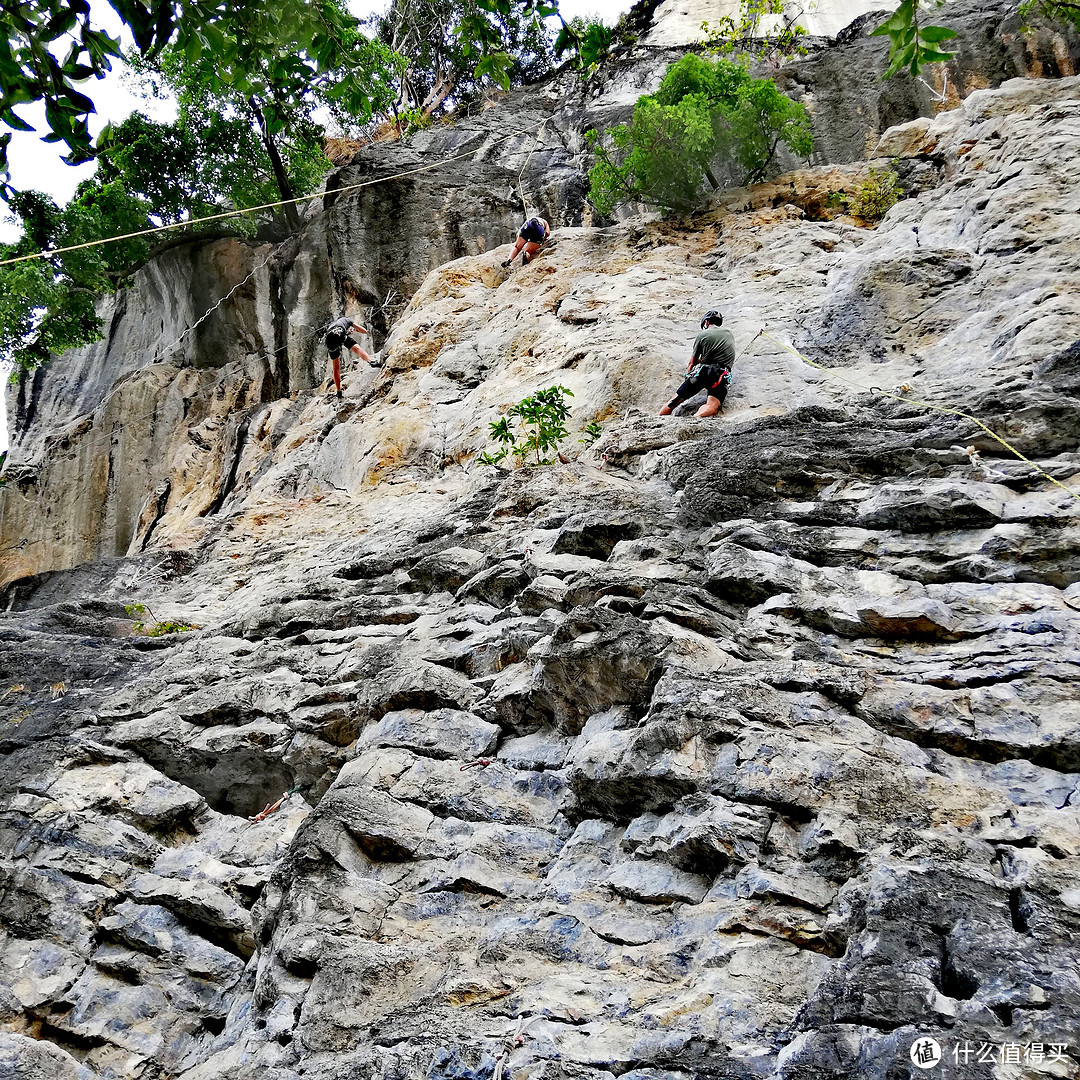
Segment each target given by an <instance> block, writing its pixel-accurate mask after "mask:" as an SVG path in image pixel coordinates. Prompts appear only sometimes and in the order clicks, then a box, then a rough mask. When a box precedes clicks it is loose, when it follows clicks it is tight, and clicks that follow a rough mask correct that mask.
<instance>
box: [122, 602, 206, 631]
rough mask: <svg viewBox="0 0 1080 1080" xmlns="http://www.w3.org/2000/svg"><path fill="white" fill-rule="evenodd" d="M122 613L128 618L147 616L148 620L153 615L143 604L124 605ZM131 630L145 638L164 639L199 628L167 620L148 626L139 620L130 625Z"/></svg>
mask: <svg viewBox="0 0 1080 1080" xmlns="http://www.w3.org/2000/svg"><path fill="white" fill-rule="evenodd" d="M124 613H125V614H126V615H128V616H132V615H139V616H142V615H146V614H149V615H150V618H152V619H153V618H154V613H153V612H152V611H150V609H149V608H148V607H147V606H146V605H145V604H125V605H124ZM131 629H132V631H133V632H134V633H136V634H146V636H147V637H164V636H165V635H166V634H181V633H183V632H184V631H185V630H198V629H199V628H198V627H197V626H195V625H189V624H188V623H181V622H173V621H172V620H168V619H166V620H165V621H163V622H159V621H157V620H155V621H154V622H153V623H152V624H150V625H149V626H148V625H147V624H146V623H144V622H142V621H141V619H140V620H139V621H136V622H133V623H132V624H131Z"/></svg>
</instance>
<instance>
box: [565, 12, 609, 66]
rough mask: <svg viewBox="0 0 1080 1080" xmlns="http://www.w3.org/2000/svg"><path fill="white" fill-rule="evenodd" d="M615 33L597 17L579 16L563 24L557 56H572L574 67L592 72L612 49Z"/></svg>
mask: <svg viewBox="0 0 1080 1080" xmlns="http://www.w3.org/2000/svg"><path fill="white" fill-rule="evenodd" d="M612 39H613V33H612V31H611V29H610V28H609V27H607V26H605V25H604V24H603V23H602V22H601V21H600V20H599V19H598V18H596V17H595V16H587V17H582V16H580V15H579V16H578V17H577V18H575V19H571V20H570V21H569V22H565V21H564V22H563V24H562V29H561V30H560V31H559V35H558V37H556V39H555V49H554V52H555V56H556V57H557V58H558V57H561V56H562V55H563V54H564V53H566V52H569V53H571V54H572V59H573V63H574V66H575V67H577V68H578V69H579V70H580V71H592V70H593V69H594V68H595V67H596V66H597V65H598V64H599V63H600V61H601V60H603V59H604V57H606V56H607V54H608V52H609V51H610V49H611V42H612Z"/></svg>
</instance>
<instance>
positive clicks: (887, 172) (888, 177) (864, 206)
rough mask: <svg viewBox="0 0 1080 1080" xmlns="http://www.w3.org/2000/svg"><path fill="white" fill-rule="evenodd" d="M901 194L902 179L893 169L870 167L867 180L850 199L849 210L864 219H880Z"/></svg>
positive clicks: (872, 220)
mask: <svg viewBox="0 0 1080 1080" xmlns="http://www.w3.org/2000/svg"><path fill="white" fill-rule="evenodd" d="M900 195H901V190H900V181H899V180H898V179H897V177H896V173H894V172H893V171H892V169H874V168H871V169H870V176H869V177H868V178H867V180H866V181H865V182H864V183H862V184H860V185H859V186H858V187H857V188H856V189H855V194H854V195H853V196H852V197H851V198H850V199H849V200H848V210H849V211H850V213H852V214H853V215H854V216H855V217H857V218H861V219H862V220H863V221H868V222H875V221H880V220H881V219H882V218H883V217H884V216H885V215H886V214H887V213H888V211H889V208H890V207H892V206H895V205H896V203H897V201H898V200H899V198H900Z"/></svg>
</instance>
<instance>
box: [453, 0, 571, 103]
mask: <svg viewBox="0 0 1080 1080" xmlns="http://www.w3.org/2000/svg"><path fill="white" fill-rule="evenodd" d="M558 13H559V6H558V3H557V0H470V2H469V3H467V4H462V6H461V15H460V17H459V18H458V19H457V23H456V26H455V28H454V33H455V35H456V36H457V38H458V41H459V42H460V47H461V52H462V55H463V56H464V57H466V58H467V59H469V60H470V61H473V60H475V62H476V66H475V68H474V69H473V78H474V79H475V80H476V81H477V82H478V83H482V82H484V81H485V80H489V81H491V82H493V83H495V84H496V85H498V86H501V87H502V88H503V89H504V90H509V89H510V83H511V75H512V73H513V69H514V58H513V41H512V39H511V38H510V37H508V33H509V31H510V30H511V28H512V27H514V26H515V24H516V25H518V26H525V25H528V24H534V25H535V26H536V27H537V28H542V26H543V20H544V19H546V18H548V17H549V16H551V15H558Z"/></svg>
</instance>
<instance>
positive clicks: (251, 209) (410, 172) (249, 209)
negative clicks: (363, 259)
mask: <svg viewBox="0 0 1080 1080" xmlns="http://www.w3.org/2000/svg"><path fill="white" fill-rule="evenodd" d="M547 122H548V118H547V117H545V118H544V119H543V120H541V121H539V122H537V123H535V124H530V125H529V126H528V127H524V128H521V129H520V130H518V131H512V132H510V134H509V135H502V136H500V137H499V138H498V139H496V140H495V141H494V143H493V144H492V145H495V144H498V143H501V142H506V141H507V140H508V139H516V138H517V137H518V136H519V135H527V134H528V133H529V132H530V131H533V130H536V129H539V128H542V127H543V126H544V125H545V124H546V123H547ZM475 153H476V150H475V148H474V149H472V150H466V151H464V152H462V153H460V154H454V155H452V156H451V157H448V158H441V159H440V160H439V161H435V162H432V163H431V164H430V165H420V166H418V167H417V168H415V169H405V170H404V171H403V172H399V173H395V174H394V175H393V176H380V177H378V178H376V179H374V180H363V181H361V182H360V183H358V184H348V185H346V186H345V187H341V188H335V189H334V190H333V191H316V192H314V193H313V194H311V195H301V196H299V197H298V198H295V199H279V200H278V201H277V202H269V203H262V204H261V205H259V206H246V207H244V208H243V209H241V210H226V211H223V212H222V213H220V214H208V215H207V216H206V217H200V218H192V219H191V220H189V221H175V222H173V223H172V224H171V225H155V226H154V227H153V228H149V229H139V230H138V231H136V232H129V233H122V234H121V235H119V236H106V237H103V238H101V239H100V240H87V241H85V242H84V243H82V244H70V245H68V246H67V247H61V248H52V249H50V250H48V251H35V252H34V253H33V254H32V255H18V256H16V257H15V258H13V259H0V266H11V265H12V264H14V263H21V262H29V261H30V260H31V259H47V258H49V257H51V256H53V255H63V254H65V253H66V252H69V251H81V250H82V249H83V248H92V247H100V246H101V245H102V244H111V243H113V242H115V241H117V240H133V239H135V237H137V236H149V235H151V234H152V233H160V232H167V231H168V230H169V229H183V228H187V227H189V226H191V225H205V224H206V223H207V222H208V221H221V220H223V219H224V218H232V217H239V216H240V215H241V214H252V213H255V212H256V211H258V210H272V209H274V208H275V207H278V206H293V205H295V204H297V203H303V202H310V201H311V200H312V199H323V198H326V197H327V196H329V195H334V196H338V195H344V194H347V193H348V192H350V191H358V190H359V189H360V188H365V187H372V186H374V185H375V184H387V183H389V182H390V181H391V180H400V179H401V178H402V177H405V176H415V175H416V174H417V173H422V172H430V171H431V170H432V169H438V168H441V167H442V166H443V165H448V164H449V163H450V162H451V161H460V160H461V159H462V158H467V157H472V155H473V154H475ZM529 156H530V157H531V156H532V155H531V154H530V155H529ZM526 164H528V161H527V160H526Z"/></svg>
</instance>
